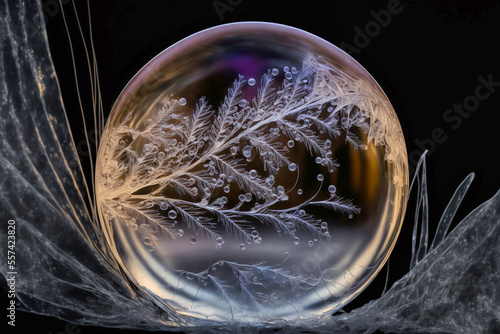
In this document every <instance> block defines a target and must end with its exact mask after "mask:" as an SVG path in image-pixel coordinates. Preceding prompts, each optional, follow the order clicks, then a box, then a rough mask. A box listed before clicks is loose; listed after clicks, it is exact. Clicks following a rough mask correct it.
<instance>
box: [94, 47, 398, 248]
mask: <svg viewBox="0 0 500 334" xmlns="http://www.w3.org/2000/svg"><path fill="white" fill-rule="evenodd" d="M281 76H282V77H283V79H282V82H281V83H280V84H278V82H277V81H278V78H280V77H281ZM245 85H248V81H247V78H245V77H243V76H241V75H240V76H238V77H237V78H236V79H235V80H234V82H233V83H232V85H231V86H230V87H229V89H228V90H227V94H226V95H225V97H224V99H223V101H222V102H221V103H220V106H219V107H218V108H214V107H213V106H212V105H211V104H210V101H208V99H207V98H206V97H201V98H200V99H199V100H198V101H197V102H196V104H195V106H194V110H192V111H189V106H188V104H187V101H186V99H184V98H180V99H174V98H170V99H169V100H168V101H167V102H166V103H165V104H164V106H163V107H162V108H160V109H159V110H158V112H157V113H156V115H155V116H154V118H150V119H147V120H146V121H145V122H142V123H141V124H137V125H135V126H132V125H131V124H132V115H127V116H125V117H123V119H122V120H121V122H119V124H117V125H116V126H115V127H113V128H112V129H110V130H108V131H106V137H105V139H104V142H107V143H108V144H107V145H106V146H105V148H104V153H103V159H102V161H103V163H102V166H103V167H102V170H101V180H102V182H101V183H100V184H98V192H99V193H100V196H98V198H99V200H100V205H101V207H102V209H103V210H104V212H105V213H106V215H107V217H108V218H109V219H111V220H113V219H117V220H119V221H122V222H125V223H126V224H127V225H129V226H130V227H131V228H132V229H134V230H140V232H142V235H143V240H144V243H145V244H146V245H147V246H148V247H149V248H150V250H153V249H154V247H155V245H156V243H157V240H158V238H159V237H163V236H166V237H169V238H178V237H181V236H182V235H183V233H184V231H183V230H182V229H180V228H178V227H177V225H178V222H179V221H182V222H183V223H184V224H185V226H186V227H187V228H188V229H189V230H190V231H191V232H193V233H195V234H196V235H197V236H200V237H206V238H210V239H213V240H214V241H215V242H216V247H218V248H220V247H221V246H222V244H223V242H224V241H223V233H222V232H223V231H225V232H224V233H225V234H227V235H230V236H235V237H237V238H239V239H241V241H242V242H243V243H245V242H248V243H259V242H260V241H261V240H262V238H261V237H260V236H259V232H258V231H259V228H258V226H259V223H260V224H264V225H269V226H272V227H274V228H275V229H276V231H278V233H279V234H280V235H286V236H290V237H291V238H292V239H295V238H296V232H297V230H299V229H302V230H306V231H307V232H308V233H311V234H312V235H315V236H319V235H323V236H328V235H329V231H328V227H327V226H325V225H326V224H325V222H324V221H322V220H321V219H319V218H317V217H315V216H314V215H312V214H309V213H308V208H309V207H311V206H321V207H323V208H327V209H330V210H334V211H337V212H340V213H342V214H348V215H353V214H358V213H359V212H360V208H358V207H357V206H356V205H355V204H354V203H353V202H352V201H351V200H349V199H345V198H342V197H341V196H338V195H337V194H336V192H335V186H334V185H327V184H324V182H323V180H324V179H325V178H324V175H322V174H318V176H317V180H318V191H319V190H320V189H321V188H322V187H328V189H329V191H330V196H328V197H327V198H318V196H310V197H304V198H302V199H301V200H300V201H299V202H297V201H295V202H294V203H293V205H286V202H287V201H288V200H289V194H290V193H291V192H292V190H293V191H294V192H297V191H298V192H299V193H300V192H301V190H300V189H293V188H292V189H285V188H284V187H283V186H282V185H279V184H277V183H276V182H275V177H276V176H277V174H278V173H279V172H280V170H287V172H289V173H291V174H290V175H294V176H293V177H296V179H297V180H298V179H299V176H300V170H299V168H298V164H297V161H292V160H291V158H290V155H289V154H288V153H289V151H290V149H291V148H293V147H294V146H295V145H303V147H304V148H305V149H306V151H307V152H308V154H310V155H311V156H312V157H314V158H315V161H316V162H317V163H318V164H320V165H322V166H324V167H325V169H326V170H327V171H328V172H329V173H332V172H334V171H335V170H336V168H338V167H339V166H338V163H337V161H336V159H335V157H334V156H333V154H332V150H331V146H332V142H334V141H336V140H344V141H345V142H347V143H348V144H349V145H351V147H353V148H355V149H358V150H363V149H366V148H367V145H368V144H369V143H370V142H373V143H374V144H375V145H381V144H383V145H386V152H389V153H390V152H391V148H390V147H389V143H388V141H387V138H386V136H387V135H388V134H387V129H385V127H382V126H380V124H390V120H388V119H387V117H390V113H388V112H384V110H387V109H388V108H390V106H388V105H385V104H384V102H383V101H384V99H383V97H382V96H378V95H377V94H376V92H373V91H370V90H369V89H370V86H369V85H366V84H365V85H366V87H365V86H363V82H362V81H361V83H359V81H356V80H352V79H351V80H349V77H348V76H347V75H345V74H343V73H341V72H339V71H338V70H333V69H332V68H330V67H328V66H327V65H325V63H324V62H323V61H322V59H321V58H320V57H316V56H313V55H309V56H308V57H307V59H306V60H305V61H304V62H303V66H302V68H301V69H298V68H296V67H292V68H291V69H288V68H287V70H286V71H285V72H284V75H283V73H280V71H279V70H277V69H269V70H268V71H267V73H264V74H263V75H262V77H261V78H260V87H259V88H258V90H257V93H256V94H255V96H254V97H253V98H252V99H251V100H249V101H248V100H246V99H245V98H244V97H243V89H244V87H245ZM354 85H357V86H356V87H354ZM359 130H361V131H362V132H364V133H365V134H367V136H366V138H367V139H365V140H364V141H363V140H362V139H361V138H359V137H358V135H357V134H356V133H359ZM394 146H396V145H393V147H394ZM389 155H390V154H389ZM388 159H390V156H389V157H388ZM396 169H397V164H396ZM296 183H297V182H296ZM235 193H237V194H238V195H237V198H238V200H236V201H235V200H234V199H231V197H236V196H235V195H234V194H235ZM221 194H222V195H221Z"/></svg>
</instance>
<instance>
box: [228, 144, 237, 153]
mask: <svg viewBox="0 0 500 334" xmlns="http://www.w3.org/2000/svg"><path fill="white" fill-rule="evenodd" d="M229 150H230V151H231V154H232V155H236V154H237V153H238V148H237V147H236V146H231V148H230V149H229Z"/></svg>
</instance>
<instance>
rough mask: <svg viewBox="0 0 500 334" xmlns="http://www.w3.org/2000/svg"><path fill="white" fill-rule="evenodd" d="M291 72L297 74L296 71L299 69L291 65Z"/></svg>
mask: <svg viewBox="0 0 500 334" xmlns="http://www.w3.org/2000/svg"><path fill="white" fill-rule="evenodd" d="M292 73H293V74H297V73H299V70H298V69H297V67H295V66H292Z"/></svg>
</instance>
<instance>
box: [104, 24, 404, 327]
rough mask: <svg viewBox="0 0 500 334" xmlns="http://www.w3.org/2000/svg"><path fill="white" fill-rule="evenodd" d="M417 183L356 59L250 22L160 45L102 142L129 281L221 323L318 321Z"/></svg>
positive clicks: (376, 262) (395, 222)
mask: <svg viewBox="0 0 500 334" xmlns="http://www.w3.org/2000/svg"><path fill="white" fill-rule="evenodd" d="M407 192H408V166H407V156H406V147H405V143H404V138H403V134H402V131H401V127H400V124H399V121H398V119H397V116H396V114H395V112H394V110H393V108H392V106H391V104H390V102H389V101H388V99H387V97H386V96H385V94H384V93H383V91H382V89H381V88H380V87H379V86H378V84H377V83H376V82H375V81H374V79H373V78H372V77H371V76H370V75H369V74H368V73H367V72H366V71H365V70H364V69H363V68H362V67H361V66H360V65H359V64H358V63H357V62H355V61H354V60H353V59H352V58H350V57H349V56H348V55H347V54H345V53H344V52H342V51H341V50H339V49H338V48H336V47H335V46H333V45H331V44H329V43H328V42H326V41H324V40H322V39H320V38H318V37H316V36H313V35H311V34H309V33H306V32H304V31H301V30H298V29H295V28H290V27H286V26H282V25H276V24H267V23H239V24H230V25H223V26H219V27H215V28H212V29H208V30H205V31H202V32H200V33H197V34H194V35H192V36H190V37H188V38H186V39H184V40H182V41H180V42H178V43H177V44H175V45H173V46H172V47H170V48H168V49H166V50H165V51H164V52H162V53H160V54H159V55H158V56H157V57H155V58H154V59H153V60H151V61H150V62H149V63H148V64H147V65H146V66H144V67H143V68H142V69H141V70H140V71H139V73H137V74H136V75H135V76H134V78H133V79H132V80H131V81H130V82H129V84H128V85H127V86H126V87H125V89H124V90H123V91H122V93H121V95H120V97H119V98H118V100H117V101H116V103H115V105H114V107H113V110H112V112H111V115H110V118H109V119H108V123H107V125H106V129H105V131H104V134H103V140H102V142H101V144H100V147H99V153H98V158H97V168H96V196H97V204H98V208H99V212H100V222H101V226H102V229H103V231H104V232H105V236H106V240H107V242H108V243H109V245H110V247H111V249H112V251H113V252H114V255H115V257H116V258H117V259H118V262H119V264H120V266H121V268H122V270H123V271H124V272H125V274H126V276H127V277H128V278H129V279H130V281H131V282H133V284H135V285H136V286H137V287H138V288H140V289H142V290H143V291H144V292H146V293H147V294H149V295H151V296H154V297H155V298H154V299H155V300H157V302H158V303H162V304H164V305H167V306H168V307H169V308H170V309H172V310H174V311H176V312H177V313H179V314H184V315H187V316H192V317H195V318H201V319H209V320H215V321H227V320H233V319H241V320H244V321H248V322H261V321H263V320H264V319H265V320H269V319H276V318H278V319H291V318H301V319H304V318H308V317H315V316H317V315H319V314H323V313H324V312H327V311H328V312H332V311H335V310H337V309H339V308H340V307H342V306H343V305H345V304H346V303H347V302H349V301H350V300H352V299H353V298H354V297H355V296H356V295H357V294H359V293H360V292H361V291H362V290H363V289H364V288H365V287H366V286H367V284H369V282H370V281H371V280H372V279H373V278H374V276H375V275H376V274H377V273H378V271H379V270H380V268H381V267H382V265H383V264H384V263H385V261H386V259H387V258H388V256H389V254H390V252H391V250H392V248H393V246H394V243H395V241H396V239H397V235H398V233H399V230H400V227H401V223H402V219H403V216H404V212H405V205H406V199H407Z"/></svg>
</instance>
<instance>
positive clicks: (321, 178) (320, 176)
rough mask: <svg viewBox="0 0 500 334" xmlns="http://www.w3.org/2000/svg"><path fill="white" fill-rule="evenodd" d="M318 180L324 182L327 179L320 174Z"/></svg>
mask: <svg viewBox="0 0 500 334" xmlns="http://www.w3.org/2000/svg"><path fill="white" fill-rule="evenodd" d="M316 179H318V181H323V180H324V179H325V177H324V176H323V174H318V176H316Z"/></svg>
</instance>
